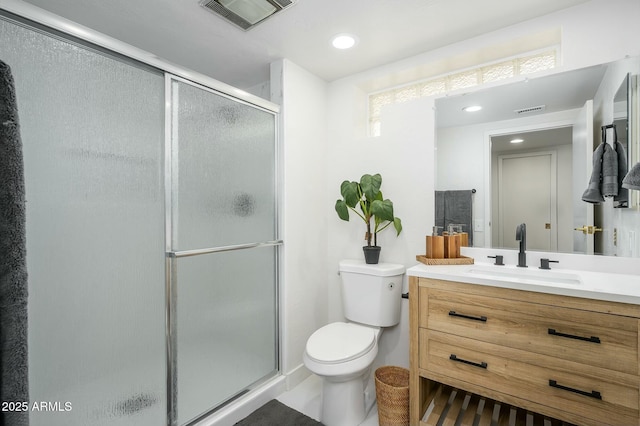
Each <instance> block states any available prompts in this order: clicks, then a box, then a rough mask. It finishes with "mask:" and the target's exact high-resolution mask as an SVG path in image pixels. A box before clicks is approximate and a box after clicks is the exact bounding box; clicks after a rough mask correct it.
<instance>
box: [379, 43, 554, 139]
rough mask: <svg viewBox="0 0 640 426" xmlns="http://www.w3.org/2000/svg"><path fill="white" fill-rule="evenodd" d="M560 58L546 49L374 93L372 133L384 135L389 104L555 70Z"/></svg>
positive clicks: (552, 51)
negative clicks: (383, 122)
mask: <svg viewBox="0 0 640 426" xmlns="http://www.w3.org/2000/svg"><path fill="white" fill-rule="evenodd" d="M556 57H557V54H556V50H555V49H554V50H546V51H544V52H538V53H535V54H528V55H526V56H520V57H517V58H512V59H509V60H505V61H500V62H496V63H492V64H488V65H483V66H480V67H477V68H473V69H470V70H465V71H460V72H456V73H452V74H447V75H445V76H441V77H436V78H432V79H429V80H423V81H420V82H417V83H411V84H407V85H404V86H400V87H396V88H393V89H390V90H385V91H382V92H377V93H372V94H370V95H369V132H370V134H371V136H380V115H381V112H382V107H383V106H385V105H389V104H397V103H401V102H406V101H410V100H413V99H417V98H421V97H425V96H433V95H438V94H442V93H447V92H451V91H454V90H461V89H466V88H469V87H473V86H477V85H480V84H484V83H491V82H495V81H500V80H504V79H507V78H511V77H515V76H518V75H526V74H532V73H535V72H539V71H544V70H548V69H552V68H555V66H556Z"/></svg>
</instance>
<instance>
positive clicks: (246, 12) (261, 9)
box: [200, 0, 297, 31]
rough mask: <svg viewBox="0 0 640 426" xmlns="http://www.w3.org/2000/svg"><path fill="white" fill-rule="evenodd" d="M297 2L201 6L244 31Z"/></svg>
mask: <svg viewBox="0 0 640 426" xmlns="http://www.w3.org/2000/svg"><path fill="white" fill-rule="evenodd" d="M295 1H297V0H201V1H200V5H201V6H202V7H204V8H206V9H209V10H210V11H211V12H213V13H215V14H216V15H219V16H221V17H222V18H224V19H226V20H227V21H229V22H231V23H232V24H234V25H237V26H238V27H240V28H242V29H243V30H245V31H246V30H250V29H251V28H253V27H254V26H256V25H258V24H259V23H260V22H262V21H264V20H265V19H267V18H269V17H271V16H273V15H275V14H276V13H278V12H281V11H283V10H285V9H286V8H288V7H290V6H293V4H294V2H295Z"/></svg>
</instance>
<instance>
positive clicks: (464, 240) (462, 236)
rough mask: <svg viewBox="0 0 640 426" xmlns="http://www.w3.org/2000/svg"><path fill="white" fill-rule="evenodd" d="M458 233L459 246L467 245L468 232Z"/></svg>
mask: <svg viewBox="0 0 640 426" xmlns="http://www.w3.org/2000/svg"><path fill="white" fill-rule="evenodd" d="M458 235H460V247H468V246H469V234H468V233H466V232H461V233H459V234H458Z"/></svg>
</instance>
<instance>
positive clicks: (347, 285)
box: [339, 260, 405, 327]
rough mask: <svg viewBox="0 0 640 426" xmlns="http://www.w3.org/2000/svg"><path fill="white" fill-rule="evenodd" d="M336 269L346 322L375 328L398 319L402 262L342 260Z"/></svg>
mask: <svg viewBox="0 0 640 426" xmlns="http://www.w3.org/2000/svg"><path fill="white" fill-rule="evenodd" d="M339 270H340V277H341V286H342V308H343V311H344V316H345V317H346V318H347V319H348V320H349V321H354V322H357V323H361V324H366V325H371V326H375V327H390V326H393V325H396V324H398V323H399V322H400V306H401V301H402V278H403V276H404V271H405V267H404V266H403V265H398V264H393V263H378V264H375V265H370V264H366V263H365V262H364V261H360V260H343V261H341V262H340V264H339Z"/></svg>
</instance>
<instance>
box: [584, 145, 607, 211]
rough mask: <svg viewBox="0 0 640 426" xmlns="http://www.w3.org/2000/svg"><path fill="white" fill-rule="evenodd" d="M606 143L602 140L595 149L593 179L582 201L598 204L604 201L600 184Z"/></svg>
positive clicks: (590, 180)
mask: <svg viewBox="0 0 640 426" xmlns="http://www.w3.org/2000/svg"><path fill="white" fill-rule="evenodd" d="M606 145H607V144H606V143H605V142H602V143H600V145H598V147H597V148H596V150H595V151H593V170H592V171H591V179H589V187H588V188H587V189H586V190H585V191H584V193H583V194H582V201H586V202H587V203H596V204H597V203H602V202H603V201H604V197H603V196H602V190H601V187H600V185H601V179H602V155H603V154H604V150H605V146H606Z"/></svg>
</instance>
